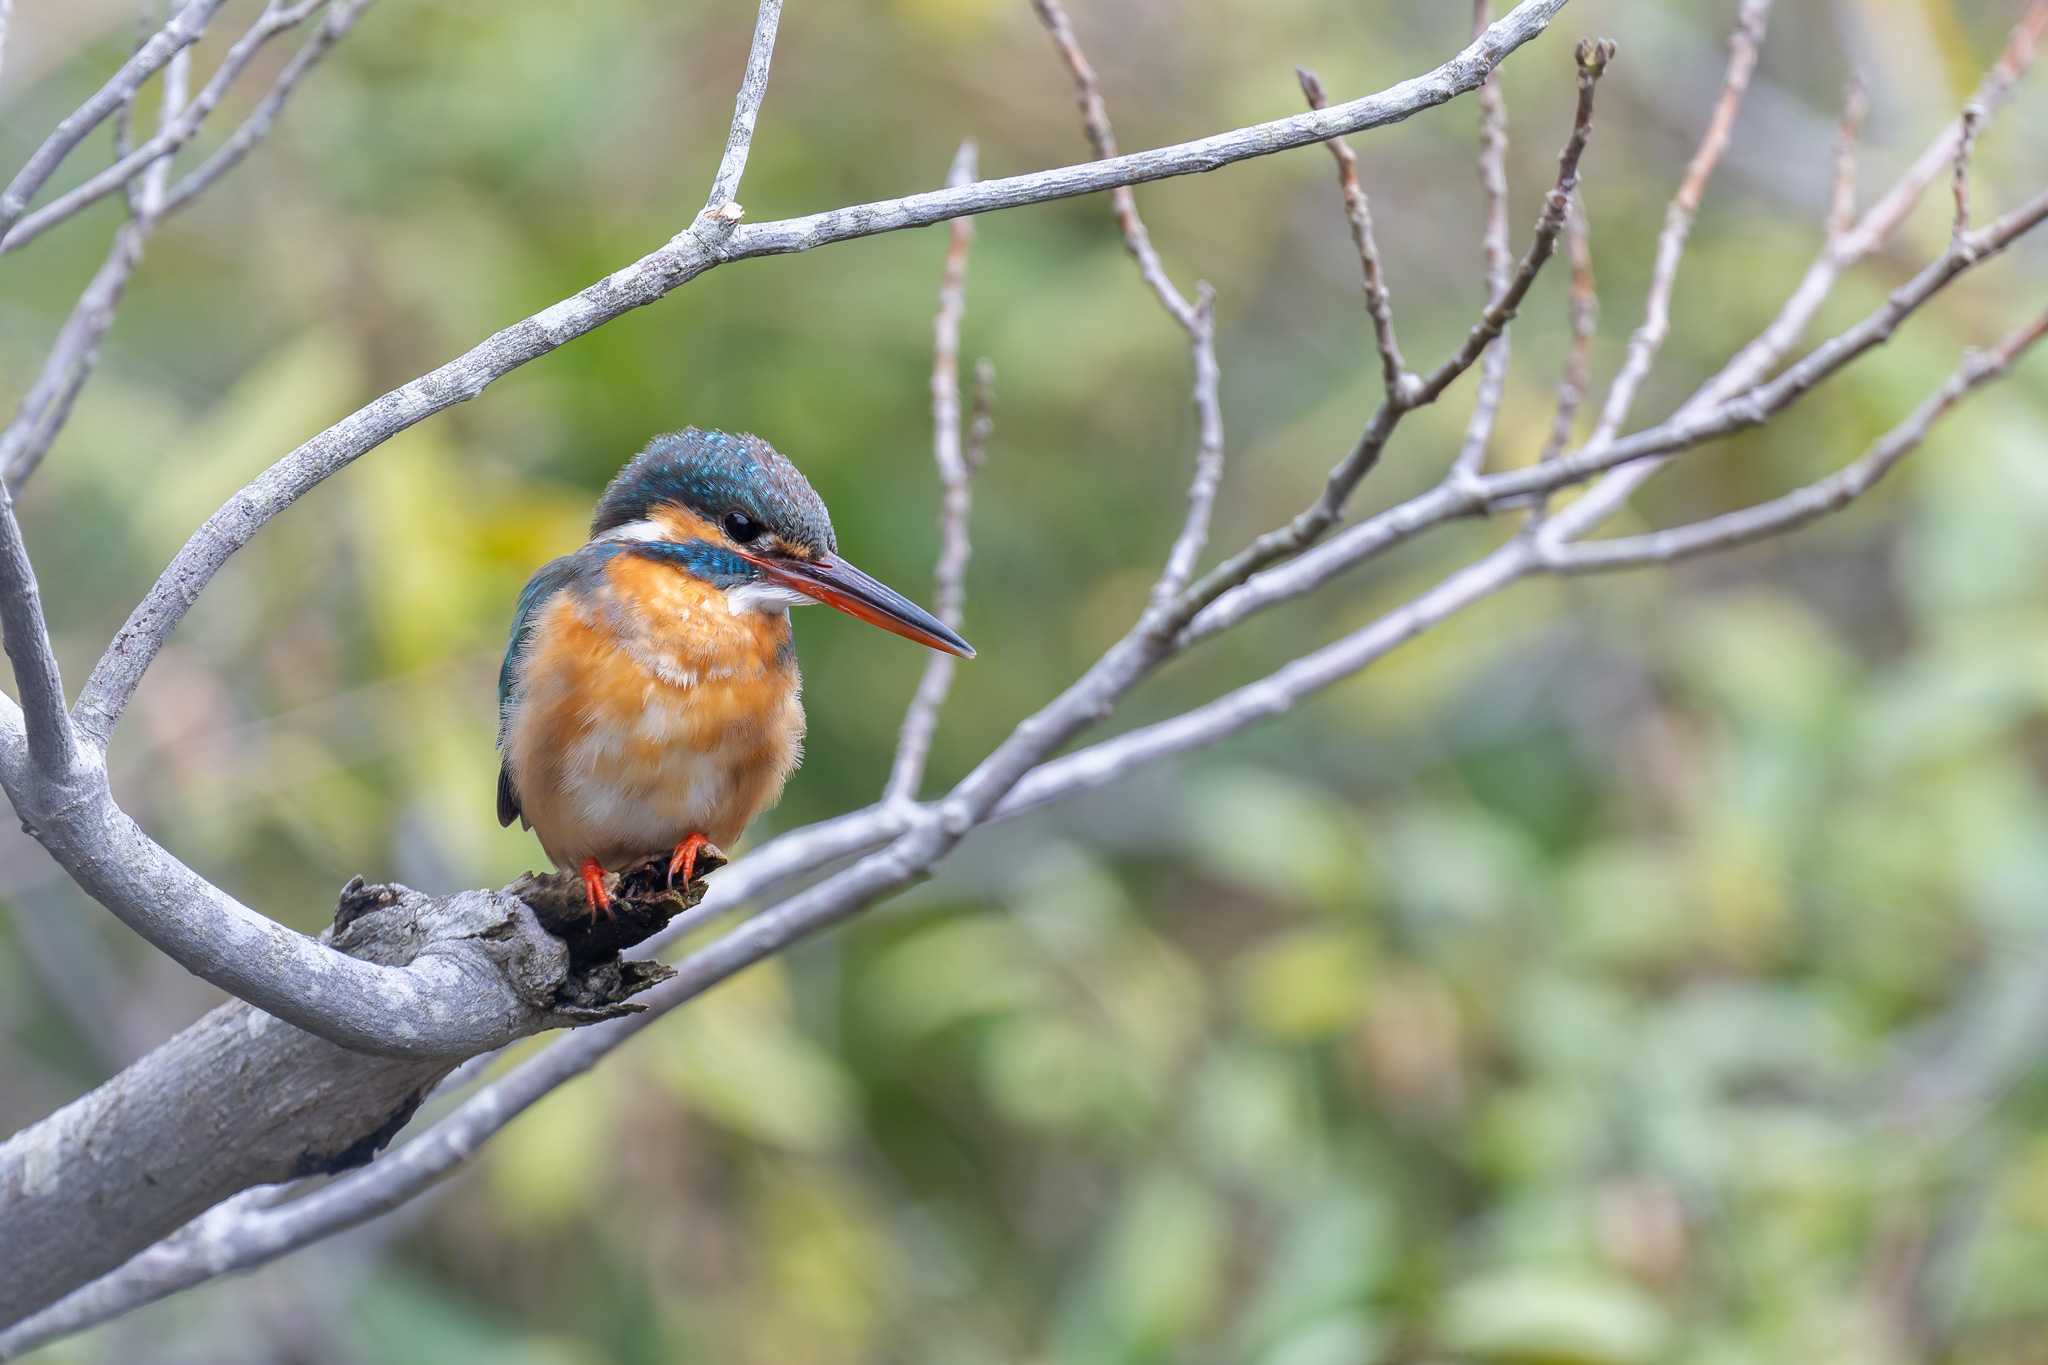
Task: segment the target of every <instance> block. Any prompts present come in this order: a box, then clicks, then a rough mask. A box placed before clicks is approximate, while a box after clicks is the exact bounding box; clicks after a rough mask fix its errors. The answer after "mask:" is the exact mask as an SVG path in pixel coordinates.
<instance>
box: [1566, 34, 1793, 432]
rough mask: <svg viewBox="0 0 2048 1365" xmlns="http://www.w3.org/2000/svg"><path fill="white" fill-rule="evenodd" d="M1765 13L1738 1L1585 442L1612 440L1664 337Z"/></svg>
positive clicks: (1758, 45)
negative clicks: (1716, 84)
mask: <svg viewBox="0 0 2048 1365" xmlns="http://www.w3.org/2000/svg"><path fill="white" fill-rule="evenodd" d="M1770 13H1771V0H1742V12H1741V14H1740V15H1739V16H1737V18H1736V21H1735V32H1734V33H1733V34H1731V35H1730V37H1729V39H1728V69H1727V72H1726V73H1725V74H1724V75H1723V76H1722V78H1721V94H1720V96H1719V98H1717V99H1716V100H1715V101H1714V112H1713V113H1712V114H1711V115H1710V116H1709V117H1708V119H1707V129H1706V132H1705V133H1703V134H1701V136H1700V144H1699V146H1698V147H1697V148H1695V149H1694V151H1693V154H1692V160H1690V161H1689V162H1687V163H1686V167H1685V174H1684V175H1683V176H1682V177H1680V179H1679V182H1678V192H1677V193H1676V194H1674V195H1672V196H1671V203H1670V204H1669V206H1667V207H1666V208H1665V210H1664V230H1663V231H1662V232H1661V233H1659V234H1658V236H1657V258H1656V263H1655V264H1654V265H1653V266H1652V267H1651V271H1650V290H1649V296H1648V298H1647V299H1646V300H1645V301H1644V304H1643V321H1642V325H1641V326H1639V327H1637V328H1636V330H1635V334H1634V335H1633V336H1631V337H1630V338H1629V343H1628V352H1627V354H1626V355H1625V356H1624V357H1623V358H1622V365H1621V373H1620V374H1618V375H1616V376H1615V378H1614V383H1613V385H1612V386H1611V387H1609V389H1608V391H1607V400H1606V402H1605V403H1604V404H1603V405H1602V406H1601V409H1600V420H1599V422H1598V423H1597V424H1596V425H1595V426H1594V428H1593V437H1592V441H1591V442H1590V443H1589V444H1594V445H1597V444H1600V443H1602V442H1605V441H1609V440H1612V439H1613V438H1614V436H1615V434H1616V433H1617V432H1619V431H1620V430H1621V424H1622V423H1623V422H1624V421H1626V420H1627V419H1628V410H1629V408H1630V407H1631V406H1632V405H1633V404H1634V403H1635V397H1636V390H1637V389H1638V388H1640V387H1641V386H1642V382H1643V380H1644V379H1645V378H1646V377H1648V375H1649V373H1650V365H1651V363H1652V362H1653V361H1654V360H1655V359H1656V357H1657V351H1658V349H1659V348H1661V347H1662V346H1663V344H1664V338H1665V337H1666V336H1667V335H1669V334H1670V331H1671V290H1672V286H1673V285H1674V284H1676V283H1677V280H1678V263H1679V261H1680V260H1681V259H1683V257H1684V256H1685V246H1686V242H1687V241H1688V240H1689V239H1690V238H1691V236H1692V225H1693V221H1694V219H1696V218H1697V217H1698V216H1699V211H1700V200H1701V198H1702V197H1704V196H1705V194H1706V192H1707V181H1708V180H1709V179H1711V178H1712V177H1713V174H1714V168H1715V167H1717V166H1719V165H1720V164H1721V154H1722V153H1723V152H1725V151H1726V150H1727V149H1728V136H1729V134H1730V133H1731V132H1733V131H1734V128H1735V116H1736V115H1737V114H1738V113H1739V112H1741V109H1742V97H1743V95H1744V94H1746V93H1747V92H1748V90H1749V80H1750V77H1751V76H1752V75H1753V74H1755V72H1756V59H1757V53H1758V51H1759V49H1761V48H1762V46H1763V41H1764V25H1765V23H1766V22H1767V21H1768V20H1769V18H1770Z"/></svg>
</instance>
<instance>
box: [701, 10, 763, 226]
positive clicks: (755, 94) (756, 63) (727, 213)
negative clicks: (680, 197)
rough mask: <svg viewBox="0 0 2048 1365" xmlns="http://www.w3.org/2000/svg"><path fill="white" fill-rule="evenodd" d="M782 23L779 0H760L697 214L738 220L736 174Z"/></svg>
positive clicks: (750, 141)
mask: <svg viewBox="0 0 2048 1365" xmlns="http://www.w3.org/2000/svg"><path fill="white" fill-rule="evenodd" d="M781 22H782V0H761V8H760V10H759V12H757V13H756V14H755V16H754V41H753V43H752V45H751V46H749V48H748V49H747V70H746V74H745V75H743V76H741V77H740V90H739V94H738V95H737V96H736V97H735V98H734V100H733V106H732V131H731V132H730V133H729V134H727V135H726V139H725V152H724V154H723V155H722V156H720V157H719V159H718V173H717V174H716V175H715V176H713V177H712V179H711V193H710V194H708V195H706V196H705V198H704V210H703V212H702V213H701V214H699V215H698V216H699V217H708V218H711V219H713V220H714V221H716V222H720V223H724V224H726V225H727V226H730V225H731V224H733V223H736V222H738V221H739V214H738V213H737V212H735V210H737V209H738V207H739V205H738V204H737V203H735V202H734V197H735V196H736V195H738V194H739V192H740V177H741V176H743V175H745V174H746V171H747V153H748V152H749V151H750V150H752V148H753V145H754V124H755V122H756V121H757V120H758V119H759V118H760V116H761V101H762V100H763V99H764V98H766V97H767V94H768V64H769V62H770V61H771V60H773V58H774V56H775V30H776V27H777V26H778V25H780V24H781Z"/></svg>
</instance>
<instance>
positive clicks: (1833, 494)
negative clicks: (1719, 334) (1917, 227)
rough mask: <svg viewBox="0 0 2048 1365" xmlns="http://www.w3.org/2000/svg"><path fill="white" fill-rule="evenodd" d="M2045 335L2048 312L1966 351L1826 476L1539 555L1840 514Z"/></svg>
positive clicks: (1680, 543) (1596, 551) (1702, 538)
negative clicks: (1697, 517) (1736, 506)
mask: <svg viewBox="0 0 2048 1365" xmlns="http://www.w3.org/2000/svg"><path fill="white" fill-rule="evenodd" d="M2044 334H2048V313H2043V314H2042V315H2041V316H2039V317H2037V318H2035V319H2034V320H2033V321H2032V322H2030V323H2028V324H2027V325H2026V326H2024V327H2022V328H2020V329H2019V330H2018V331H2016V332H2014V333H2013V334H2012V335H2010V336H2008V337H2007V338H2006V339H2005V340H2004V341H2002V342H2000V343H1999V344H1998V345H1997V346H1995V347H1994V348H1992V349H1991V350H1989V351H1983V352H1978V351H1972V352H1971V353H1969V354H1968V355H1966V356H1965V357H1964V358H1963V363H1962V364H1961V365H1960V366H1959V367H1958V368H1957V370H1956V372H1955V373H1954V374H1953V375H1951V376H1950V377H1949V380H1948V382H1947V383H1946V384H1944V385H1942V387H1941V388H1940V389H1939V390H1937V391H1936V392H1935V393H1934V394H1933V395H1932V396H1931V397H1929V398H1928V399H1927V400H1926V401H1925V402H1923V403H1921V404H1920V406H1919V407H1918V408H1915V409H1914V410H1913V413H1912V415H1911V416H1909V417H1908V418H1906V420H1905V421H1903V422H1901V423H1899V424H1898V425H1897V426H1895V427H1893V428H1892V429H1891V430H1890V431H1888V432H1886V433H1885V434H1884V435H1883V436H1882V437H1880V438H1879V439H1878V440H1877V442H1876V443H1875V444H1874V445H1872V446H1871V448H1870V449H1869V450H1868V451H1867V452H1865V453H1864V454H1863V455H1862V456H1860V457H1859V458H1858V459H1856V460H1855V461H1853V462H1852V463H1850V464H1848V465H1845V466H1844V467H1843V468H1841V469H1839V470H1837V471H1836V472H1835V473H1833V474H1830V475H1829V476H1828V477H1826V478H1824V479H1818V480H1816V481H1814V482H1813V483H1810V484H1807V485H1805V486H1804V487H1802V488H1798V489H1795V490H1793V491H1792V492H1790V493H1787V494H1785V495H1783V496H1782V497H1777V498H1773V499H1771V500H1770V501H1768V502H1762V503H1758V504H1756V505H1755V506H1753V507H1745V508H1742V509H1741V510H1740V511H1735V512H1728V513H1725V514H1723V515H1721V516H1717V517H1708V518H1706V519H1704V520H1701V521H1696V522H1693V523H1691V524H1689V525H1686V526H1677V527H1673V528H1671V529H1669V530H1664V531H1652V532H1650V533H1648V534H1646V535H1639V536H1620V537H1616V538H1615V539H1612V540H1595V541H1587V542H1581V543H1578V544H1574V545H1570V546H1565V547H1561V548H1560V549H1558V550H1557V551H1555V552H1554V553H1551V554H1549V555H1547V556H1546V557H1545V561H1544V567H1545V568H1547V569H1551V570H1553V571H1556V572H1561V573H1585V572H1589V571H1597V570H1611V569H1625V568H1633V567H1636V566H1638V565H1643V564H1668V563H1671V562H1673V561H1675V560H1680V559H1688V558H1691V557H1693V556H1695V555H1701V554H1707V553H1710V552H1712V551H1716V550H1725V549H1729V548H1731V547H1733V546H1736V545H1746V544H1748V543H1749V542H1751V541H1754V540H1761V539H1763V538H1764V537H1766V536H1773V535H1779V534H1782V533H1784V532H1786V531H1790V530H1794V529H1796V528H1798V527H1801V526H1804V525H1806V524H1807V523H1808V522H1811V521H1816V520H1818V519H1819V518H1821V517H1824V516H1827V515H1828V514H1829V513H1831V512H1838V511H1840V510H1841V509H1843V508H1844V507H1847V506H1848V505H1849V504H1850V503H1852V502H1854V501H1855V500H1856V499H1858V498H1860V497H1862V496H1863V495H1864V494H1865V493H1867V492H1869V491H1870V490H1871V488H1873V487H1875V486H1876V484H1877V481H1878V480H1879V479H1882V478H1883V477H1884V476H1885V475H1886V474H1888V473H1890V472H1891V470H1892V467H1893V466H1894V465H1896V464H1898V463H1899V461H1901V460H1903V459H1905V458H1906V457H1907V456H1908V455H1910V454H1912V453H1913V452H1914V451H1915V450H1916V449H1918V448H1919V446H1920V444H1921V442H1923V441H1925V440H1926V439H1927V433H1928V432H1929V431H1930V430H1931V429H1932V428H1933V426H1934V424H1935V423H1936V422H1937V421H1939V420H1940V419H1941V418H1942V417H1943V416H1945V415H1946V414H1947V413H1948V412H1949V410H1950V409H1951V408H1953V407H1955V406H1956V404H1958V403H1960V402H1961V401H1962V400H1963V399H1964V398H1965V397H1967V396H1969V395H1970V394H1971V393H1973V392H1975V391H1976V390H1977V389H1979V388H1981V387H1982V386H1984V385H1985V384H1988V383H1990V382H1991V381H1992V380H1994V379H1997V378H1999V377H2000V376H2001V375H2003V374H2005V373H2006V371H2007V370H2008V369H2009V368H2010V367H2011V365H2012V363H2013V362H2014V361H2015V360H2016V359H2018V358H2019V357H2020V356H2021V355H2023V354H2024V353H2025V352H2026V351H2027V350H2028V349H2029V348H2030V347H2032V346H2033V345H2034V344H2035V343H2036V342H2038V341H2040V340H2041V337H2042V336H2043V335H2044Z"/></svg>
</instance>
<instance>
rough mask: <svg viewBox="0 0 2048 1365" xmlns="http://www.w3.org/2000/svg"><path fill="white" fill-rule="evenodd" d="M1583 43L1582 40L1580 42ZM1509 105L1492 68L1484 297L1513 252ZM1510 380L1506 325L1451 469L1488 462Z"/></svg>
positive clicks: (1485, 159) (1483, 153)
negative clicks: (1509, 203)
mask: <svg viewBox="0 0 2048 1365" xmlns="http://www.w3.org/2000/svg"><path fill="white" fill-rule="evenodd" d="M1492 8H1493V3H1492V0H1472V34H1473V36H1474V37H1477V36H1478V35H1479V34H1481V33H1484V32H1485V31H1486V18H1487V14H1488V13H1489V11H1491V10H1492ZM1581 45H1582V46H1583V43H1582V44H1581ZM1507 159H1508V110H1507V101H1506V99H1505V98H1504V97H1503V96H1502V95H1501V92H1500V73H1499V72H1498V71H1496V72H1494V73H1493V74H1492V75H1490V76H1488V77H1487V78H1486V83H1485V84H1484V85H1482V86H1480V87H1479V188H1480V190H1481V191H1482V192H1483V193H1484V194H1485V196H1486V218H1485V224H1486V226H1485V231H1484V233H1483V234H1482V239H1483V249H1484V253H1485V258H1486V297H1487V300H1488V302H1491V301H1492V300H1494V299H1497V298H1499V297H1500V296H1501V295H1502V294H1504V293H1506V292H1507V287H1508V271H1509V270H1510V269H1511V268H1512V260H1513V257H1512V254H1511V252H1510V251H1509V248H1508V167H1507ZM1507 382H1508V330H1507V328H1506V327H1505V326H1503V327H1502V328H1501V330H1500V335H1499V336H1498V337H1495V338H1494V340H1493V341H1492V343H1491V344H1490V345H1488V347H1487V348H1486V354H1485V355H1484V356H1483V357H1482V358H1481V359H1480V362H1479V386H1478V391H1477V393H1476V394H1475V396H1474V398H1473V400H1472V416H1471V419H1470V420H1469V421H1468V422H1467V423H1466V425H1465V439H1464V442H1463V443H1462V444H1461V445H1460V446H1459V447H1458V453H1457V455H1456V456H1455V457H1454V458H1453V459H1452V461H1451V470H1452V472H1453V473H1454V474H1456V475H1458V476H1459V477H1461V478H1470V477H1471V476H1473V475H1475V474H1477V473H1478V472H1479V471H1480V470H1481V469H1483V468H1484V467H1485V465H1486V447H1487V443H1488V442H1489V441H1491V440H1492V439H1493V424H1494V421H1495V419H1496V418H1497V417H1498V416H1499V415H1500V400H1501V396H1502V395H1503V394H1504V393H1506V391H1507Z"/></svg>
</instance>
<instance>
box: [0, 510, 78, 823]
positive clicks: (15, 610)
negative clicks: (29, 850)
mask: <svg viewBox="0 0 2048 1365" xmlns="http://www.w3.org/2000/svg"><path fill="white" fill-rule="evenodd" d="M0 637H4V642H5V645H6V650H7V660H8V662H9V663H11V664H12V665H14V683H15V686H16V687H17V688H18V689H20V692H21V711H22V717H23V728H24V729H25V731H26V734H27V742H28V753H29V758H30V759H31V761H32V762H33V765H34V772H33V773H32V774H31V775H30V781H32V782H35V783H38V784H47V785H50V786H59V785H62V784H65V783H68V782H70V780H71V779H72V776H73V774H74V772H75V770H76V769H77V767H78V764H79V752H78V739H77V736H76V734H75V733H74V732H73V730H72V725H71V714H70V712H69V711H67V710H66V709H65V706H64V679H63V676H62V674H60V673H59V672H58V669H57V655H56V652H55V651H54V650H52V649H51V648H50V631H49V627H48V626H47V625H46V624H45V623H44V621H43V598H42V593H41V592H40V591H39V590H38V588H37V587H36V574H35V569H34V568H33V567H32V566H31V565H30V564H29V559H28V546H27V545H25V544H23V543H22V539H21V523H20V522H18V521H16V520H15V519H14V496H13V494H12V493H10V492H9V491H8V488H7V485H6V484H5V483H4V482H0ZM22 785H24V784H22V783H15V784H13V785H12V786H10V789H9V793H8V794H9V795H10V796H11V797H13V796H16V791H15V788H17V787H19V786H22ZM20 804H21V802H20V799H19V798H18V797H16V808H17V811H18V812H19V813H20V814H21V815H22V816H23V817H24V820H26V819H27V817H28V812H27V811H20V809H19V808H20Z"/></svg>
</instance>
